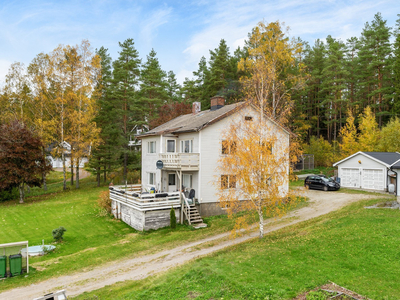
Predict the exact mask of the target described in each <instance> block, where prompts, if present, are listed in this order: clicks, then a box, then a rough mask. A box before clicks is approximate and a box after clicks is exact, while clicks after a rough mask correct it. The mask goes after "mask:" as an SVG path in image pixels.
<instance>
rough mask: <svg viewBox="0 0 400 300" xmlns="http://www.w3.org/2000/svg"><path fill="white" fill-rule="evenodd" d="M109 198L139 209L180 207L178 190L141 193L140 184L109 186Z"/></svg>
mask: <svg viewBox="0 0 400 300" xmlns="http://www.w3.org/2000/svg"><path fill="white" fill-rule="evenodd" d="M110 198H111V200H113V201H117V202H120V203H123V204H125V205H127V206H130V207H133V208H135V209H137V210H140V211H148V210H159V209H168V208H169V209H170V208H171V207H174V208H177V207H181V200H180V194H179V192H174V193H154V194H150V193H142V187H141V185H129V186H126V187H125V186H114V187H113V188H112V189H111V188H110Z"/></svg>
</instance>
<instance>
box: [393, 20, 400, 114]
mask: <svg viewBox="0 0 400 300" xmlns="http://www.w3.org/2000/svg"><path fill="white" fill-rule="evenodd" d="M397 16H398V17H399V19H398V20H397V21H396V28H395V32H394V34H395V41H394V44H393V48H394V51H393V56H394V57H393V60H394V61H393V92H394V96H393V104H394V110H395V113H396V114H397V115H399V114H400V14H398V15H397Z"/></svg>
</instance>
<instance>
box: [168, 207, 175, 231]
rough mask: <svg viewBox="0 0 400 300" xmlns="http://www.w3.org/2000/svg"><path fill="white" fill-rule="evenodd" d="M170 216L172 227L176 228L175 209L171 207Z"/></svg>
mask: <svg viewBox="0 0 400 300" xmlns="http://www.w3.org/2000/svg"><path fill="white" fill-rule="evenodd" d="M169 216H170V222H171V228H172V229H175V228H176V216H175V209H174V208H173V207H171V212H170V213H169Z"/></svg>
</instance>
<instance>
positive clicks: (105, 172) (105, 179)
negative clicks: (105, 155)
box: [104, 164, 107, 183]
mask: <svg viewBox="0 0 400 300" xmlns="http://www.w3.org/2000/svg"><path fill="white" fill-rule="evenodd" d="M106 181H107V167H106V164H104V183H106Z"/></svg>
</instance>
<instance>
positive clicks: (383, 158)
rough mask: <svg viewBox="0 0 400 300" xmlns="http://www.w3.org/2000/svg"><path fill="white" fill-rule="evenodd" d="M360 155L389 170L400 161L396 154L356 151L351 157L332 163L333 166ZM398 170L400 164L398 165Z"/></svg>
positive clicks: (399, 154) (398, 155) (399, 155)
mask: <svg viewBox="0 0 400 300" xmlns="http://www.w3.org/2000/svg"><path fill="white" fill-rule="evenodd" d="M358 154H361V155H363V156H365V157H368V158H370V159H372V160H374V161H376V162H378V163H381V164H383V165H385V166H386V167H387V168H390V167H391V166H392V165H393V164H395V163H397V162H398V161H399V160H400V153H398V152H362V151H358V152H357V153H354V154H353V155H350V156H348V157H346V158H345V159H342V160H341V161H338V162H337V163H334V164H333V166H334V167H336V166H337V165H338V164H340V163H342V162H344V161H346V160H348V159H350V158H352V157H354V156H356V155H358ZM399 168H400V164H399Z"/></svg>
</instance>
